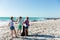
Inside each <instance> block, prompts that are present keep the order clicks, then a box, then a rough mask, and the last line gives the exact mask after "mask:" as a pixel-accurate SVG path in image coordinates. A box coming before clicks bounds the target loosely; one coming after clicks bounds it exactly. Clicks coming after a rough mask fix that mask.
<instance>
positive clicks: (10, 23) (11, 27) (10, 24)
mask: <svg viewBox="0 0 60 40" xmlns="http://www.w3.org/2000/svg"><path fill="white" fill-rule="evenodd" d="M14 22H16V21H14V20H13V17H11V18H10V22H9V26H10V30H11V36H12V38H13V32H14V33H15V37H17V34H16V30H15V27H14Z"/></svg>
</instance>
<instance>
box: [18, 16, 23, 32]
mask: <svg viewBox="0 0 60 40" xmlns="http://www.w3.org/2000/svg"><path fill="white" fill-rule="evenodd" d="M22 24H23V20H22V17H21V16H20V17H19V20H18V31H17V33H18V32H19V33H21V30H22Z"/></svg>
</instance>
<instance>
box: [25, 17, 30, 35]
mask: <svg viewBox="0 0 60 40" xmlns="http://www.w3.org/2000/svg"><path fill="white" fill-rule="evenodd" d="M24 23H25V24H26V27H25V31H26V32H25V35H26V36H28V28H29V17H26V20H25V22H24Z"/></svg>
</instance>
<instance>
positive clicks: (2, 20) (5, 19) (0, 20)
mask: <svg viewBox="0 0 60 40" xmlns="http://www.w3.org/2000/svg"><path fill="white" fill-rule="evenodd" d="M22 19H23V20H25V19H26V17H22ZM9 20H10V17H0V26H2V25H4V24H7V22H8V21H9ZM14 20H17V17H14ZM41 20H45V19H44V18H43V17H29V21H41Z"/></svg>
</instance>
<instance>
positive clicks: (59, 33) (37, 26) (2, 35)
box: [0, 20, 60, 40]
mask: <svg viewBox="0 0 60 40" xmlns="http://www.w3.org/2000/svg"><path fill="white" fill-rule="evenodd" d="M15 28H16V30H17V24H15ZM29 35H30V36H26V37H21V36H19V38H13V40H60V20H45V21H37V22H30V26H29ZM10 38H11V35H10V29H9V26H7V25H4V26H2V27H0V40H10Z"/></svg>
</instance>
